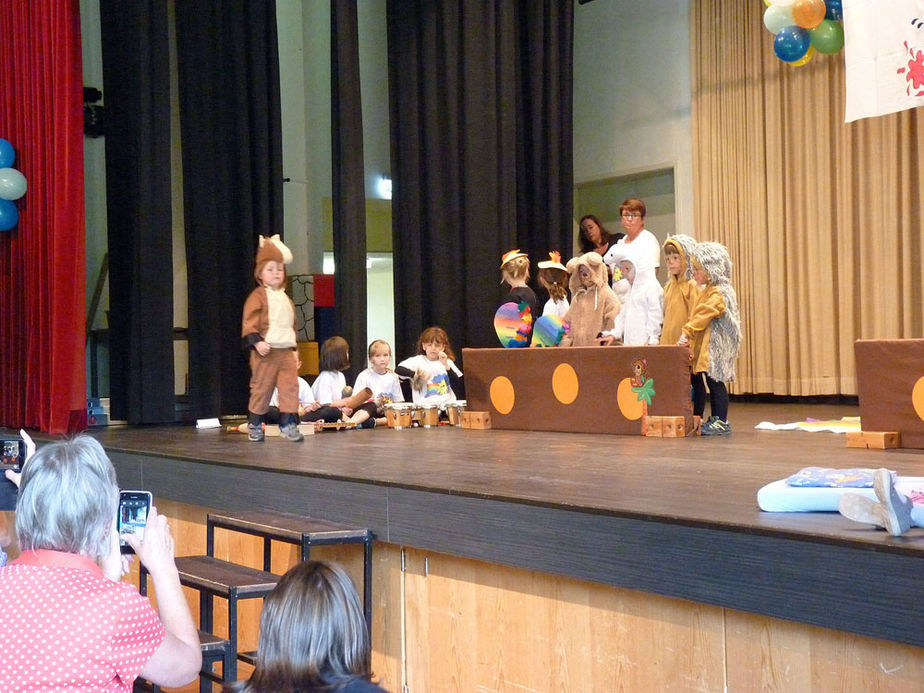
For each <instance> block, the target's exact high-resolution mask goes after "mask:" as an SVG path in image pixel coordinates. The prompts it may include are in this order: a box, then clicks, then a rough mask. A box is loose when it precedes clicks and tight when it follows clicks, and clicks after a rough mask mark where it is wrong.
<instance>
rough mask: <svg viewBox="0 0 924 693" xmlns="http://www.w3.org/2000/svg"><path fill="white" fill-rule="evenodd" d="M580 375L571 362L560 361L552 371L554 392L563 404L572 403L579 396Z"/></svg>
mask: <svg viewBox="0 0 924 693" xmlns="http://www.w3.org/2000/svg"><path fill="white" fill-rule="evenodd" d="M578 390H579V385H578V377H577V373H576V372H575V370H574V368H573V367H572V366H571V364H570V363H559V364H558V365H557V366H555V370H554V371H552V394H554V395H555V399H557V400H558V401H559V402H561V403H562V404H571V403H572V402H573V401H574V400H576V399H577V396H578Z"/></svg>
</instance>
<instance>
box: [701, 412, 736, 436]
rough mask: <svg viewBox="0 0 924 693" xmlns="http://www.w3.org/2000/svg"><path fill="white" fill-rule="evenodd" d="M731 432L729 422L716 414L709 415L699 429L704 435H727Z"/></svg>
mask: <svg viewBox="0 0 924 693" xmlns="http://www.w3.org/2000/svg"><path fill="white" fill-rule="evenodd" d="M731 432H732V430H731V424H729V423H728V422H727V421H724V420H722V419H720V418H719V417H717V416H710V417H709V420H708V421H707V422H706V423H704V424H703V426H702V429H700V433H701V434H702V435H704V436H727V435H731Z"/></svg>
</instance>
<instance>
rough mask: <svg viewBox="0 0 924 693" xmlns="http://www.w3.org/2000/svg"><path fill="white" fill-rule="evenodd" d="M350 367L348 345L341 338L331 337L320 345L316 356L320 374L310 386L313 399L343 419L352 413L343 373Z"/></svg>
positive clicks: (348, 391) (351, 403)
mask: <svg viewBox="0 0 924 693" xmlns="http://www.w3.org/2000/svg"><path fill="white" fill-rule="evenodd" d="M349 367H350V345H349V344H347V341H346V340H345V339H344V338H343V337H331V338H330V339H325V340H324V343H323V344H321V351H320V354H319V355H318V368H319V369H320V371H321V372H320V373H319V374H318V377H317V378H316V379H315V381H314V383H312V385H311V391H312V392H313V393H314V398H315V399H316V400H317V401H318V402H320V403H321V404H323V405H326V406H330V407H335V408H337V409H339V410H340V411H341V413H342V414H343V416H344V418H345V417H348V416H350V415H351V414H352V413H353V408H352V406H351V405H353V404H355V402H351V400H350V390H349V389H348V388H347V384H346V376H345V375H344V374H343V371H345V370H347V369H348V368H349Z"/></svg>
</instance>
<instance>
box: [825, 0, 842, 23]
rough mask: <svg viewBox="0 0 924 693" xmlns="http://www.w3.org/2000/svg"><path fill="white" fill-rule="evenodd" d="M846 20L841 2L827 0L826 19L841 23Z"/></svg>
mask: <svg viewBox="0 0 924 693" xmlns="http://www.w3.org/2000/svg"><path fill="white" fill-rule="evenodd" d="M843 18H844V8H843V7H841V0H825V19H834V20H836V21H840V20H842V19H843Z"/></svg>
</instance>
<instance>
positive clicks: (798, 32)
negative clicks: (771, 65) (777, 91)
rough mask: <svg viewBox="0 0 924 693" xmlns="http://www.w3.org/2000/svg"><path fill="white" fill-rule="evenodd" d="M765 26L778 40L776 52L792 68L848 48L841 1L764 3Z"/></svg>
mask: <svg viewBox="0 0 924 693" xmlns="http://www.w3.org/2000/svg"><path fill="white" fill-rule="evenodd" d="M764 3H765V4H766V5H767V9H766V10H764V26H765V27H767V31H769V32H770V33H771V34H773V35H774V36H775V37H776V38H774V39H773V52H774V53H776V57H777V58H779V59H780V60H782V61H783V62H784V63H788V64H789V65H795V66H799V65H805V63H807V62H808V61H809V60H811V59H812V56H813V55H814V54H815V53H816V52H818V53H824V54H825V55H831V54H832V53H837V52H838V51H839V50H840V49H841V48H843V47H844V27H843V26H842V25H841V20H842V19H843V18H844V11H843V9H842V8H841V0H764Z"/></svg>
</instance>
